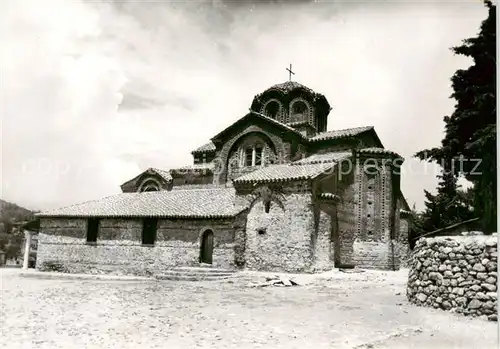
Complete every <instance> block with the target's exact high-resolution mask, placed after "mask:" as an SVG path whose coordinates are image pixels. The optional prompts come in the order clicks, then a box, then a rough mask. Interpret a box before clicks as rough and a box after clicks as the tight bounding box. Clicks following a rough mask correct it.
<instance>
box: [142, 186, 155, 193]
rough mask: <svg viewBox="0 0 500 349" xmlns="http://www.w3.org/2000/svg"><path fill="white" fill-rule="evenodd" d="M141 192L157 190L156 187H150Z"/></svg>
mask: <svg viewBox="0 0 500 349" xmlns="http://www.w3.org/2000/svg"><path fill="white" fill-rule="evenodd" d="M143 191H144V192H145V191H159V190H158V187H156V186H151V187H147V188H145V189H144V190H143Z"/></svg>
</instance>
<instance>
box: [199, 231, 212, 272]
mask: <svg viewBox="0 0 500 349" xmlns="http://www.w3.org/2000/svg"><path fill="white" fill-rule="evenodd" d="M213 250H214V232H213V231H211V230H210V229H208V230H205V231H204V232H203V234H202V235H201V246H200V263H207V264H212V253H213Z"/></svg>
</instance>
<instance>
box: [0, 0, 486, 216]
mask: <svg viewBox="0 0 500 349" xmlns="http://www.w3.org/2000/svg"><path fill="white" fill-rule="evenodd" d="M485 16H486V10H485V8H484V6H483V5H482V4H481V2H480V1H468V2H466V1H460V2H459V1H454V2H444V1H436V2H402V1H401V2H394V1H392V2H375V1H373V2H354V3H353V2H351V3H348V2H346V1H337V2H334V1H329V2H316V3H311V2H308V1H302V2H294V3H290V1H289V2H288V3H287V4H280V3H276V2H270V1H254V2H253V3H252V2H245V3H242V2H234V1H232V2H230V1H191V2H187V1H166V0H165V1H159V0H156V1H129V2H127V1H115V2H109V1H90V0H87V1H76V0H67V1H64V0H60V1H58V0H44V1H40V0H32V1H23V0H2V1H1V3H0V22H1V23H2V25H1V27H0V42H2V45H1V48H0V52H1V55H0V59H1V61H0V69H1V72H0V73H1V76H2V79H3V82H2V83H1V84H0V89H1V90H0V96H1V97H2V98H1V104H2V108H0V112H1V118H2V119H1V121H2V129H1V131H2V133H1V136H2V143H1V144H2V178H1V181H2V193H1V197H2V198H3V199H4V200H8V201H12V202H16V203H18V204H20V205H23V206H26V207H28V208H32V209H49V208H54V207H57V206H61V205H67V204H72V203H76V202H80V201H83V200H91V199H96V198H99V197H101V196H105V195H110V194H115V193H118V192H119V191H120V189H119V185H120V184H121V183H123V182H124V181H126V180H128V179H130V178H132V177H134V176H136V175H137V174H138V173H139V172H140V171H141V170H144V169H146V168H148V167H159V168H165V169H166V168H169V167H176V166H180V165H186V164H189V163H191V161H192V158H191V155H190V151H191V150H192V149H194V148H195V147H197V146H199V145H201V144H203V143H205V142H206V141H207V140H209V139H210V138H211V137H212V136H213V135H214V134H216V133H218V132H219V131H220V130H222V129H223V128H224V127H225V126H227V125H229V124H230V123H232V122H234V121H235V120H237V119H238V118H240V117H242V116H243V115H244V114H245V113H246V112H247V111H248V108H249V107H250V103H251V101H252V98H253V97H254V95H256V94H258V93H260V92H262V91H263V90H264V89H266V88H267V87H269V86H270V85H272V84H275V83H280V82H283V81H286V80H287V79H288V75H287V72H286V70H285V68H286V67H287V66H288V64H289V63H292V64H293V67H294V70H295V72H296V75H295V80H297V81H299V82H301V83H303V84H305V85H306V86H308V87H310V88H312V89H314V90H316V91H318V92H321V93H323V94H324V95H325V96H326V97H327V98H328V100H329V102H330V104H331V105H332V106H333V108H334V109H333V110H332V112H331V114H330V118H329V125H328V128H329V129H339V128H347V127H355V126H363V125H373V126H375V129H376V131H377V132H378V134H379V136H380V138H381V139H382V142H383V143H384V145H385V147H386V148H390V149H392V150H395V151H397V152H399V153H400V154H402V155H403V156H404V157H405V158H406V159H407V161H406V166H405V169H404V171H405V172H404V173H403V179H402V186H403V192H404V194H405V195H406V196H407V198H408V201H409V203H410V205H411V204H412V203H414V202H415V203H416V204H417V207H418V208H421V207H422V206H423V189H428V190H429V189H430V190H432V189H434V188H435V186H436V179H435V174H436V171H435V168H434V166H430V165H425V164H422V163H419V162H418V161H416V160H411V156H412V155H413V154H414V153H415V152H416V151H418V150H421V149H423V148H427V147H432V146H435V145H438V144H439V141H440V139H441V138H442V132H443V123H442V117H443V116H444V115H447V114H449V113H451V112H452V110H453V105H454V101H453V100H450V99H449V95H450V94H451V92H452V91H451V88H450V80H449V79H450V77H451V76H452V74H453V73H454V71H455V70H456V69H459V68H466V67H467V66H468V65H470V62H469V61H468V60H467V59H464V58H462V57H456V56H454V55H453V54H452V53H451V51H450V50H449V48H450V47H451V46H454V45H457V44H459V43H460V41H461V40H462V39H464V38H466V37H470V36H474V35H475V34H476V33H477V31H478V28H479V25H480V23H481V21H482V20H483V19H484V18H485Z"/></svg>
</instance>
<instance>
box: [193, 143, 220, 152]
mask: <svg viewBox="0 0 500 349" xmlns="http://www.w3.org/2000/svg"><path fill="white" fill-rule="evenodd" d="M213 151H215V144H213V143H212V142H208V143H206V144H203V145H202V146H201V147H198V148H196V149H195V150H193V151H192V152H191V154H196V153H209V152H213Z"/></svg>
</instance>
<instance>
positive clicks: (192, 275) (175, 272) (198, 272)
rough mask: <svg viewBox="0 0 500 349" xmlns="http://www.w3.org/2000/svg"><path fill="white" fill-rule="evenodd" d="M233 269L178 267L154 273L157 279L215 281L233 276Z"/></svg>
mask: <svg viewBox="0 0 500 349" xmlns="http://www.w3.org/2000/svg"><path fill="white" fill-rule="evenodd" d="M234 274H235V270H228V269H215V268H209V267H179V268H173V269H170V270H167V271H165V272H163V273H162V274H159V275H156V279H158V280H171V281H215V280H224V279H229V278H231V277H233V276H234Z"/></svg>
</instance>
